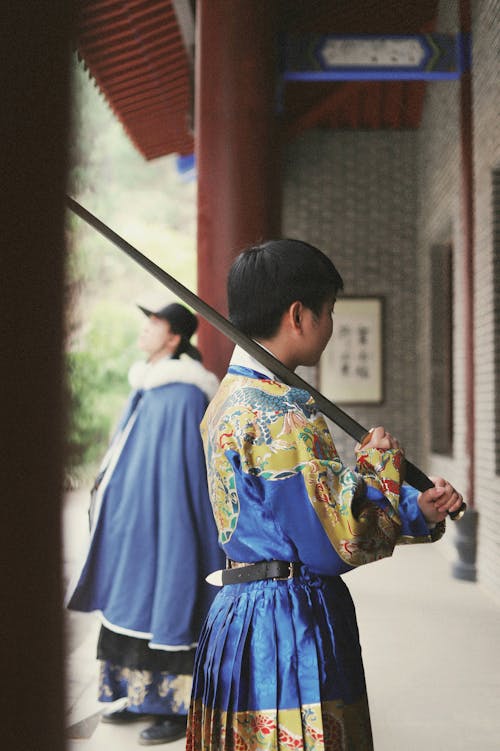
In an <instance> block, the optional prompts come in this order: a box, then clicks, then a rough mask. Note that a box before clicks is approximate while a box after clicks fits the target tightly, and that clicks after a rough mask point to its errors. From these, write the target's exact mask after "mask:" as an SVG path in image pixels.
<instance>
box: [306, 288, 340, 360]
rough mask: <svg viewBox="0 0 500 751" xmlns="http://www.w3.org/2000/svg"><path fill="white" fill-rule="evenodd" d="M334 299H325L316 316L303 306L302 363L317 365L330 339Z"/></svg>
mask: <svg viewBox="0 0 500 751" xmlns="http://www.w3.org/2000/svg"><path fill="white" fill-rule="evenodd" d="M334 306H335V300H327V301H326V302H325V303H324V304H323V307H322V308H321V311H320V314H319V316H316V315H315V314H314V313H313V312H312V310H309V308H304V324H303V325H304V334H305V336H304V351H303V362H302V363H301V364H302V365H307V366H312V365H317V364H318V362H319V358H320V357H321V355H322V353H323V350H324V349H325V347H326V345H327V344H328V342H329V341H330V338H331V336H332V330H333V320H332V315H333V308H334Z"/></svg>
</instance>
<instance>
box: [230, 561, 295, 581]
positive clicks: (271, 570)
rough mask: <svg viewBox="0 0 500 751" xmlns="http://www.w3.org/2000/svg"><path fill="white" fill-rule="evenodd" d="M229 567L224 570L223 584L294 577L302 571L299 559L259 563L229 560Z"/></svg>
mask: <svg viewBox="0 0 500 751" xmlns="http://www.w3.org/2000/svg"><path fill="white" fill-rule="evenodd" d="M228 566H229V567H228V568H226V569H224V571H223V572H222V584H242V583H243V582H254V581H259V579H292V578H293V577H294V576H296V575H297V574H298V573H299V571H300V566H301V564H300V562H299V561H259V562H258V563H243V564H242V563H236V562H235V561H228Z"/></svg>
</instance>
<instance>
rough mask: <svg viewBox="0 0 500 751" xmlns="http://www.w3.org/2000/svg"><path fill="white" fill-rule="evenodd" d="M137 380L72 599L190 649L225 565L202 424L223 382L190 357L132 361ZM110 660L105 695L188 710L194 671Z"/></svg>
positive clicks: (125, 629) (113, 627)
mask: <svg viewBox="0 0 500 751" xmlns="http://www.w3.org/2000/svg"><path fill="white" fill-rule="evenodd" d="M129 378H130V380H131V382H132V383H133V385H134V386H135V389H134V391H133V392H132V394H131V397H130V399H129V402H128V405H127V407H126V409H125V412H124V415H123V417H122V420H121V423H120V425H119V428H118V431H117V433H116V435H115V438H114V440H113V441H112V444H111V447H110V449H109V451H108V454H107V456H106V458H105V460H104V462H103V478H102V481H101V484H100V486H99V490H98V494H97V501H96V508H95V514H94V519H93V524H92V531H91V538H90V543H89V547H88V551H87V553H86V557H85V560H84V562H83V565H82V567H81V570H80V572H79V574H78V576H77V578H76V581H75V584H74V586H73V589H72V591H71V594H70V597H69V600H68V607H69V608H71V609H73V610H79V611H83V612H91V611H99V612H100V615H101V619H102V621H103V624H104V625H105V626H106V628H107V629H109V630H110V631H112V632H114V633H116V634H121V635H124V636H129V637H134V638H139V639H143V640H144V641H145V643H146V644H147V645H148V646H149V648H150V649H152V650H154V651H155V652H156V653H158V652H160V651H163V652H170V653H172V652H175V651H184V650H186V651H187V650H190V649H191V648H193V647H194V646H195V645H196V643H197V641H198V636H199V633H200V630H201V627H202V624H203V621H204V619H205V616H206V614H207V611H208V608H209V606H210V604H211V602H212V599H213V597H214V594H215V592H216V591H217V590H216V589H215V587H213V586H211V585H209V584H207V582H206V581H205V577H206V575H207V574H208V573H209V572H210V571H212V570H213V569H214V568H217V567H219V566H221V565H223V562H224V557H223V554H222V551H221V550H220V548H219V546H218V544H217V531H216V528H215V524H214V520H213V515H212V510H211V506H210V501H209V497H208V488H207V479H206V468H205V458H204V455H203V446H202V442H201V436H200V430H199V424H200V420H201V419H202V417H203V414H204V412H205V410H206V407H207V404H208V400H209V398H210V397H211V396H213V394H214V393H215V391H216V389H217V385H218V381H217V379H216V377H215V376H214V375H213V374H212V373H209V372H208V371H207V370H205V369H204V368H203V366H202V365H201V363H198V362H195V361H194V360H191V359H190V358H187V357H181V358H180V359H179V360H170V359H168V358H165V359H162V360H160V361H158V362H156V363H154V364H150V365H146V363H137V364H136V365H135V366H133V369H132V371H131V375H130V376H129ZM118 667H119V669H115V666H114V665H108V664H107V663H105V664H104V666H103V672H102V673H101V685H100V697H99V698H100V700H101V701H113V700H115V699H117V698H120V697H121V696H122V695H123V696H127V695H128V699H129V708H130V709H131V710H132V711H136V712H147V713H155V714H174V713H178V714H187V710H188V707H189V697H190V693H191V677H190V676H189V675H180V676H179V675H175V674H172V673H168V674H164V673H163V672H159V671H155V672H154V674H153V675H148V674H147V671H145V670H136V671H128V670H125V671H123V670H122V669H121V666H118Z"/></svg>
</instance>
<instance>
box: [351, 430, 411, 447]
mask: <svg viewBox="0 0 500 751" xmlns="http://www.w3.org/2000/svg"><path fill="white" fill-rule="evenodd" d="M399 448H401V447H400V445H399V442H398V441H397V439H396V438H394V437H393V436H392V435H391V434H390V433H387V431H386V430H385V428H383V427H382V426H380V425H379V426H378V427H377V428H371V429H370V430H369V432H368V433H367V435H366V436H365V438H364V440H363V441H362V442H361V443H358V444H356V448H355V449H354V450H355V451H356V452H357V451H362V450H363V449H380V450H381V451H387V450H388V449H399Z"/></svg>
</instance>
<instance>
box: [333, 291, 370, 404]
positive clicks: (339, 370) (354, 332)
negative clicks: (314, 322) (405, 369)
mask: <svg viewBox="0 0 500 751" xmlns="http://www.w3.org/2000/svg"><path fill="white" fill-rule="evenodd" d="M383 309H384V300H383V298H382V297H342V298H341V299H340V300H337V302H336V303H335V311H334V315H333V335H332V338H331V340H330V342H329V343H328V345H327V347H326V349H325V351H324V352H323V355H322V356H321V361H320V365H319V380H320V390H321V391H322V393H323V394H324V395H325V396H327V397H328V398H329V399H331V400H332V401H333V402H335V403H336V404H380V403H381V402H382V401H383V399H384V391H383V386H384V383H383V380H384V379H383V332H382V329H383V312H384V310H383Z"/></svg>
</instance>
